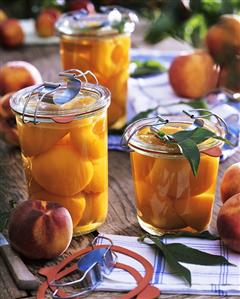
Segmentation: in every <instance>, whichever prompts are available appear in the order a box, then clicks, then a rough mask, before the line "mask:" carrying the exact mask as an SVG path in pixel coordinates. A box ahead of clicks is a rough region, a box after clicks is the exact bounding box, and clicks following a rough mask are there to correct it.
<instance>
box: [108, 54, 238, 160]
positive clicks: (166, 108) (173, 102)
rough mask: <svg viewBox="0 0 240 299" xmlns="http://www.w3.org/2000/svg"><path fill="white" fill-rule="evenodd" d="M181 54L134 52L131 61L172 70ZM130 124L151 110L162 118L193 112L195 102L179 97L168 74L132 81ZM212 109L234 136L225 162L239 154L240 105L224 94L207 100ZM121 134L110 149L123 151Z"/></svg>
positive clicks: (111, 138) (113, 137)
mask: <svg viewBox="0 0 240 299" xmlns="http://www.w3.org/2000/svg"><path fill="white" fill-rule="evenodd" d="M176 55H179V52H178V53H176V52H171V53H161V52H159V51H156V50H149V49H147V50H144V49H134V50H132V52H131V59H132V60H133V59H135V60H140V61H146V60H151V59H153V60H156V61H158V62H160V63H161V64H162V65H164V66H165V67H166V68H168V67H169V66H170V64H171V62H172V60H173V59H174V57H175V56H176ZM128 86H129V88H128V94H129V95H128V121H130V120H131V119H132V118H133V117H134V116H135V115H136V114H137V113H139V112H142V111H145V110H147V109H150V108H155V107H158V110H157V111H156V112H154V113H155V115H156V114H160V115H162V116H166V117H167V116H172V115H178V114H180V113H181V112H182V110H190V109H192V107H191V106H190V105H189V104H191V103H192V101H191V100H189V99H186V98H180V97H178V96H177V95H176V94H175V93H174V91H173V90H172V88H171V86H170V84H169V80H168V74H167V72H165V73H161V74H157V75H152V76H146V77H141V78H130V79H129V84H128ZM205 100H206V102H207V105H208V107H209V109H210V110H211V111H212V112H214V113H216V114H218V115H219V116H220V117H222V118H223V119H224V120H225V121H226V123H227V125H228V128H229V131H230V134H229V136H228V137H230V139H231V141H232V143H234V144H235V147H234V148H233V147H230V146H229V145H224V147H223V157H222V158H223V160H224V159H226V158H227V157H229V156H231V155H232V154H234V153H235V152H236V150H237V149H238V147H239V130H240V117H239V116H240V115H239V111H240V103H239V102H230V101H228V99H227V98H226V96H225V95H224V94H221V93H218V94H213V95H211V96H209V97H208V98H206V99H205ZM120 139H121V136H120V135H113V134H110V135H109V143H108V148H109V149H110V150H121V151H122V150H123V148H121V146H120Z"/></svg>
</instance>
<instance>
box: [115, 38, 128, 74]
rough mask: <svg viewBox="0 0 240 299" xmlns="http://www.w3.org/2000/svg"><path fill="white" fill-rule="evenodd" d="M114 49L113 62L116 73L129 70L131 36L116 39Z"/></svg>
mask: <svg viewBox="0 0 240 299" xmlns="http://www.w3.org/2000/svg"><path fill="white" fill-rule="evenodd" d="M114 44H115V46H114V49H113V50H112V55H111V58H112V61H113V63H114V64H115V68H116V72H118V71H120V70H123V69H128V65H129V48H130V38H129V36H121V37H118V38H115V39H114Z"/></svg>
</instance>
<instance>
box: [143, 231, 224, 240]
mask: <svg viewBox="0 0 240 299" xmlns="http://www.w3.org/2000/svg"><path fill="white" fill-rule="evenodd" d="M145 237H146V235H145ZM162 237H168V238H176V237H182V238H199V239H207V240H219V237H218V236H214V235H212V234H210V232H209V231H207V230H205V231H203V232H200V233H198V232H196V233H193V232H167V233H164V234H162V235H161V238H162Z"/></svg>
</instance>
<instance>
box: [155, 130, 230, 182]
mask: <svg viewBox="0 0 240 299" xmlns="http://www.w3.org/2000/svg"><path fill="white" fill-rule="evenodd" d="M153 132H154V134H155V136H156V137H157V138H159V139H161V140H162V141H165V142H166V143H168V144H177V145H178V147H179V149H180V151H181V153H182V154H183V155H184V157H185V158H186V159H187V160H188V161H189V163H190V166H191V169H192V172H193V174H194V176H196V175H197V171H198V166H199V163H200V151H199V149H198V146H197V145H198V144H200V143H202V142H204V141H206V140H207V139H209V138H215V139H218V140H221V141H223V142H225V143H228V144H231V143H230V142H229V141H228V140H227V139H225V138H223V137H221V136H217V135H216V134H215V133H214V132H212V131H210V130H208V129H206V128H202V127H196V128H194V129H193V130H182V131H179V132H176V133H174V134H166V133H164V132H163V131H161V130H159V131H157V132H156V131H153Z"/></svg>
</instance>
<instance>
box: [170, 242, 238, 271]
mask: <svg viewBox="0 0 240 299" xmlns="http://www.w3.org/2000/svg"><path fill="white" fill-rule="evenodd" d="M165 246H166V247H167V249H168V250H169V251H170V252H171V254H172V255H173V256H174V257H175V258H176V259H177V260H178V261H179V262H183V263H187V264H196V265H206V266H214V265H231V266H232V265H233V264H231V263H230V262H229V261H228V260H227V259H226V258H225V257H223V256H221V255H214V254H209V253H207V252H203V251H200V250H198V249H194V248H191V247H188V246H186V245H184V244H181V243H171V244H165Z"/></svg>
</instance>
